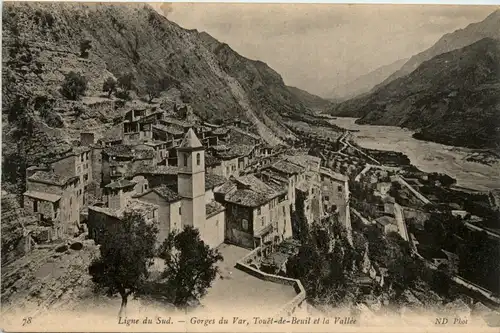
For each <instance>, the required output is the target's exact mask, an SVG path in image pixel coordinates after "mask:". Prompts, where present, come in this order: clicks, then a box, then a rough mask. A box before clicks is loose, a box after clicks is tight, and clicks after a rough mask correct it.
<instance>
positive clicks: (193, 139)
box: [179, 128, 203, 148]
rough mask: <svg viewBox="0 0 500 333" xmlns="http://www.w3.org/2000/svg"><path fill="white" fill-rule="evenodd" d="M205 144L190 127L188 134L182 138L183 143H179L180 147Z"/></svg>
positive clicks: (196, 146)
mask: <svg viewBox="0 0 500 333" xmlns="http://www.w3.org/2000/svg"><path fill="white" fill-rule="evenodd" d="M201 147H203V145H202V144H201V142H200V140H199V139H198V137H197V136H196V134H195V133H194V131H193V129H192V128H190V129H189V130H188V131H187V133H186V135H185V136H184V139H182V142H181V144H180V145H179V148H201Z"/></svg>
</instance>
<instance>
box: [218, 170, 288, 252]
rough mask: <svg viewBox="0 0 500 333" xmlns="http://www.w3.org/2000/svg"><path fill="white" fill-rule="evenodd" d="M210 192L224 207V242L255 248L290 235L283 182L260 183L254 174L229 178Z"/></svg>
mask: <svg viewBox="0 0 500 333" xmlns="http://www.w3.org/2000/svg"><path fill="white" fill-rule="evenodd" d="M214 194H215V199H216V200H217V201H219V202H220V203H222V204H223V205H224V206H225V207H226V223H225V224H226V225H225V229H226V241H227V242H229V243H233V244H236V245H239V246H242V247H246V248H255V247H257V246H260V245H267V244H276V243H279V242H281V241H282V240H283V239H285V238H289V237H291V236H292V226H291V211H290V209H291V206H290V201H289V198H288V188H287V184H286V182H279V181H275V180H270V181H268V182H267V183H264V182H263V181H262V180H260V179H258V178H257V177H255V176H254V175H246V176H242V177H237V178H236V177H232V178H231V179H230V180H229V181H228V182H227V183H226V184H224V185H223V186H222V187H221V188H219V189H218V190H216V191H214Z"/></svg>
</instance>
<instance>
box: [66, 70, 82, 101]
mask: <svg viewBox="0 0 500 333" xmlns="http://www.w3.org/2000/svg"><path fill="white" fill-rule="evenodd" d="M86 90H87V79H86V78H85V77H84V76H82V75H80V74H78V73H75V72H70V73H68V74H66V75H65V78H64V82H63V84H62V87H61V94H62V95H63V96H64V97H66V98H67V99H70V100H78V99H79V98H80V97H81V96H83V95H84V94H85V91H86Z"/></svg>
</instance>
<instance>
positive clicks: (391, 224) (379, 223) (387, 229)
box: [375, 216, 399, 235]
mask: <svg viewBox="0 0 500 333" xmlns="http://www.w3.org/2000/svg"><path fill="white" fill-rule="evenodd" d="M375 225H376V227H377V228H378V229H379V230H380V231H382V232H383V233H384V234H386V235H387V234H388V233H391V232H399V229H398V226H397V224H396V220H395V219H394V218H392V217H390V216H381V217H379V218H377V219H376V220H375Z"/></svg>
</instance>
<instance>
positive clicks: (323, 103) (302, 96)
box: [287, 86, 332, 112]
mask: <svg viewBox="0 0 500 333" xmlns="http://www.w3.org/2000/svg"><path fill="white" fill-rule="evenodd" d="M287 88H288V90H289V91H290V92H291V93H292V95H293V96H295V97H296V98H297V99H298V100H300V101H302V102H303V103H304V105H305V106H306V107H307V108H308V109H309V110H311V111H312V112H322V111H324V110H325V108H326V107H327V106H329V105H330V104H331V103H332V102H331V101H328V100H326V99H323V98H321V97H319V96H316V95H313V94H310V93H308V92H307V91H305V90H302V89H299V88H296V87H290V86H288V87H287Z"/></svg>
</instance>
